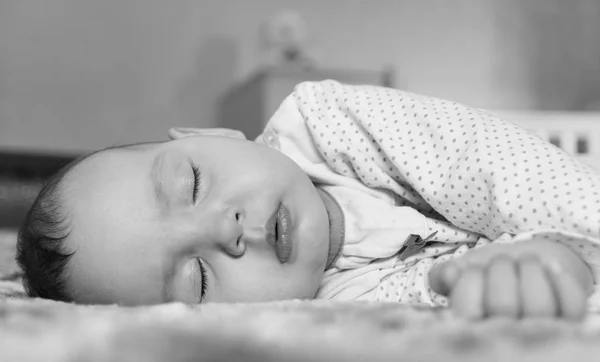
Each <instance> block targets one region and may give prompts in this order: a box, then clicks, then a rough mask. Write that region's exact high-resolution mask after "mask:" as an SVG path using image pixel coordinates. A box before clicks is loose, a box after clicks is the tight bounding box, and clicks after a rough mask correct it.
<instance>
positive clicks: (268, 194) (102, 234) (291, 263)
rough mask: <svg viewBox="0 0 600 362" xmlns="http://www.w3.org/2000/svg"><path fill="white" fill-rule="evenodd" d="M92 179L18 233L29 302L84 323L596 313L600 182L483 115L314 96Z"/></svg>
mask: <svg viewBox="0 0 600 362" xmlns="http://www.w3.org/2000/svg"><path fill="white" fill-rule="evenodd" d="M169 135H170V137H171V140H170V141H168V142H155V143H143V144H133V145H128V146H122V147H114V148H109V149H104V150H101V151H98V152H95V153H93V154H91V155H88V156H86V157H83V158H81V159H78V160H76V161H74V162H73V163H71V164H70V165H68V166H67V167H65V168H64V169H63V170H61V171H60V172H59V173H57V174H56V175H55V176H54V177H53V178H52V179H51V180H50V181H49V182H48V183H47V184H46V185H45V187H44V188H43V190H42V191H41V192H40V194H39V196H38V198H37V199H36V201H35V202H34V204H33V206H32V207H31V210H30V211H29V213H28V215H27V217H26V220H25V222H24V224H23V226H22V228H21V230H20V233H19V240H18V253H17V260H18V262H19V264H20V266H21V267H22V269H23V271H24V284H25V287H26V290H27V292H28V294H29V295H31V296H34V297H41V298H50V299H55V300H62V301H71V302H76V303H84V304H119V305H147V304H157V303H168V302H183V303H189V304H192V303H207V302H263V301H273V300H289V299H314V298H319V299H331V300H360V301H380V302H398V303H404V304H422V305H429V306H443V307H446V306H447V307H450V308H451V309H452V310H453V311H454V312H456V314H457V315H460V316H463V317H466V318H472V319H479V318H484V317H493V316H501V317H509V318H523V317H562V318H567V319H578V318H581V317H582V316H583V315H584V314H585V312H586V311H587V310H589V308H594V307H595V306H597V305H600V304H599V303H597V302H596V300H595V296H596V293H594V290H595V281H596V280H598V276H600V274H599V272H600V268H599V263H598V261H599V260H600V248H599V245H600V196H599V195H598V191H599V190H600V173H599V172H598V171H596V170H593V169H591V168H589V167H588V166H584V165H583V164H581V163H579V162H578V161H576V160H575V159H573V158H571V157H570V156H568V155H567V154H565V153H564V152H563V151H561V150H560V149H558V148H556V147H554V146H552V145H550V144H549V143H546V142H544V141H542V140H541V139H539V138H538V137H536V136H534V135H532V134H530V133H528V132H527V131H525V130H523V129H520V128H518V127H517V126H515V125H512V124H510V123H507V122H505V121H503V120H501V119H499V118H497V117H494V116H492V115H490V114H488V113H486V112H483V111H480V110H476V109H471V108H467V107H465V106H462V105H459V104H456V103H452V102H448V101H444V100H441V99H437V98H430V97H424V96H420V95H416V94H412V93H408V92H403V91H399V90H394V89H389V88H382V87H376V86H349V85H344V84H340V83H338V82H335V81H323V82H315V83H312V82H307V83H301V84H299V85H298V86H296V88H295V89H294V92H293V93H292V94H291V95H289V96H288V97H287V98H286V99H285V100H284V101H283V103H282V104H281V106H280V108H279V109H278V111H277V112H276V113H275V114H274V115H273V117H272V118H271V120H270V121H269V123H268V124H267V126H266V128H265V130H264V132H263V133H262V134H261V135H260V136H259V137H258V139H257V140H256V141H254V142H252V141H248V140H246V139H245V138H244V136H243V135H242V134H241V133H239V132H237V131H233V130H226V129H209V130H201V129H172V130H171V131H169Z"/></svg>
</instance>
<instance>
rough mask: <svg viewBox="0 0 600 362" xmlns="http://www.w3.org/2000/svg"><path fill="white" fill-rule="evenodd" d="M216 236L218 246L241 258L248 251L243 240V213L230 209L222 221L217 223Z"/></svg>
mask: <svg viewBox="0 0 600 362" xmlns="http://www.w3.org/2000/svg"><path fill="white" fill-rule="evenodd" d="M215 223H216V224H217V225H215V227H216V228H215V229H216V235H215V239H216V240H217V242H218V244H219V245H220V246H221V247H222V248H223V249H224V250H225V251H226V252H227V253H228V254H231V255H232V256H235V257H239V256H241V255H243V254H244V252H245V251H246V244H245V242H244V239H243V235H244V226H243V213H242V212H241V211H239V210H234V209H229V210H227V211H226V212H225V215H223V216H222V217H221V218H220V220H218V221H215Z"/></svg>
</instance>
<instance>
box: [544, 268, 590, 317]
mask: <svg viewBox="0 0 600 362" xmlns="http://www.w3.org/2000/svg"><path fill="white" fill-rule="evenodd" d="M546 271H547V273H548V275H549V276H550V279H551V280H552V281H553V282H554V290H555V293H556V298H557V300H558V305H559V313H560V315H561V316H562V317H563V318H566V319H572V320H580V319H582V318H583V317H584V316H585V312H586V308H587V296H586V293H585V291H584V290H583V288H582V286H581V285H580V284H579V283H577V281H576V280H575V278H573V277H572V276H571V274H569V273H560V272H556V271H554V270H550V269H546Z"/></svg>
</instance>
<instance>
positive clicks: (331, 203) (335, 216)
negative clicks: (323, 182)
mask: <svg viewBox="0 0 600 362" xmlns="http://www.w3.org/2000/svg"><path fill="white" fill-rule="evenodd" d="M317 191H318V192H319V196H321V200H323V204H324V205H325V209H326V210H327V216H328V217H329V253H328V255H327V262H326V263H325V270H327V269H329V268H331V266H332V265H333V263H334V262H335V260H336V259H337V256H338V255H339V253H340V250H342V246H343V245H344V214H343V213H342V209H341V208H340V205H338V203H337V201H335V200H334V199H333V197H331V195H329V194H328V193H327V192H326V191H323V190H322V189H321V188H319V187H317Z"/></svg>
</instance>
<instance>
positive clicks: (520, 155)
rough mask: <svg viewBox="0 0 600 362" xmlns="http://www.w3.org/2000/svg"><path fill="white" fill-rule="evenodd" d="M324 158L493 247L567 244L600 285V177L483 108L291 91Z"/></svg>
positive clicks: (405, 95) (337, 87)
mask: <svg viewBox="0 0 600 362" xmlns="http://www.w3.org/2000/svg"><path fill="white" fill-rule="evenodd" d="M293 98H294V101H295V103H296V108H297V109H298V111H299V113H300V115H301V117H302V119H303V122H304V123H305V125H306V129H307V130H308V132H309V133H310V136H311V137H312V139H313V141H314V144H315V148H316V150H317V151H318V153H319V154H320V155H321V158H322V159H323V160H324V162H326V163H327V165H328V166H329V167H330V168H331V169H333V170H334V171H335V172H336V173H338V174H340V175H344V176H346V177H348V178H352V179H355V180H359V181H360V182H362V183H363V184H365V185H366V186H368V187H370V188H376V189H381V190H389V191H391V192H393V193H395V194H396V195H397V196H398V199H399V204H400V205H407V206H411V207H413V208H415V209H417V210H418V211H420V212H422V213H424V214H429V213H434V214H437V215H438V216H439V218H440V219H443V220H447V221H448V222H450V223H452V224H453V225H455V226H456V227H458V228H460V229H463V230H468V231H471V232H475V233H478V234H481V235H483V236H485V237H487V238H488V239H490V240H496V239H499V238H500V237H501V236H502V235H504V234H509V235H513V236H514V238H512V239H511V241H513V242H514V241H527V240H531V239H532V238H538V237H542V238H546V239H550V240H556V241H558V242H562V243H565V244H567V245H568V246H569V247H571V248H572V249H573V250H575V251H576V252H577V253H578V254H579V255H580V256H581V257H582V258H583V259H584V260H585V261H586V262H587V263H588V265H590V266H591V268H592V269H593V271H594V276H595V278H596V280H599V278H600V262H599V260H600V249H599V245H600V195H599V191H600V172H599V171H598V170H595V169H592V168H591V167H589V166H587V165H584V164H582V163H580V162H579V161H577V160H576V159H574V158H573V157H571V156H569V155H568V154H566V153H565V152H563V151H562V150H561V149H559V148H557V147H554V146H553V145H551V144H549V143H547V142H545V141H543V140H542V139H540V138H539V137H537V136H536V135H534V134H532V133H529V132H528V131H526V130H524V129H522V128H520V127H518V126H516V125H514V124H512V123H509V122H507V121H504V120H503V119H501V118H499V117H496V116H494V115H492V114H490V113H487V112H485V111H482V110H477V109H472V108H469V107H466V106H463V105H461V104H458V103H454V102H449V101H445V100H442V99H438V98H433V97H425V96H421V95H417V94H413V93H410V92H404V91H400V90H395V89H389V88H382V87H376V86H350V85H344V84H340V83H338V82H335V81H324V82H307V83H301V84H299V85H298V86H297V87H296V88H295V90H294V93H293Z"/></svg>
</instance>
